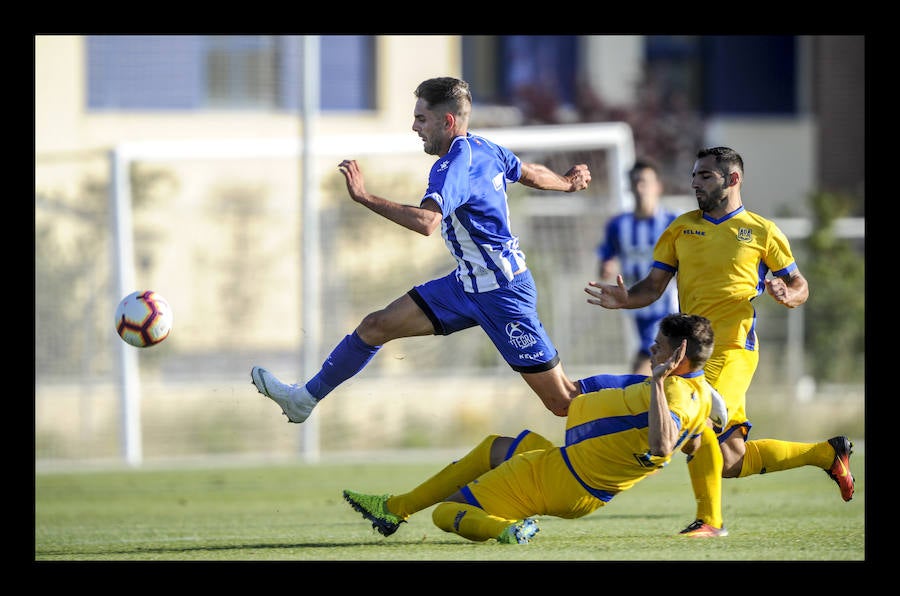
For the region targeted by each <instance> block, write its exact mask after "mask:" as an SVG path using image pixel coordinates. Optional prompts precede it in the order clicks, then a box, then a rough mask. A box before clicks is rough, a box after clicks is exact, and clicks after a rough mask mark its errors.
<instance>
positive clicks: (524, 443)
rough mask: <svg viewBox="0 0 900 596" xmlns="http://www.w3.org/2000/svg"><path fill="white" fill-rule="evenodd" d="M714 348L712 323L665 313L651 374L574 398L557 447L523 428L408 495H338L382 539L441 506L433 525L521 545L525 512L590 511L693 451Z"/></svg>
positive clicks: (493, 439) (489, 441)
mask: <svg viewBox="0 0 900 596" xmlns="http://www.w3.org/2000/svg"><path fill="white" fill-rule="evenodd" d="M712 349H713V331H712V326H711V325H710V322H709V320H707V319H706V318H704V317H700V316H697V315H686V314H682V313H674V314H671V315H668V316H667V317H665V318H664V319H663V320H662V321H661V322H660V326H659V332H658V333H657V336H656V342H655V343H654V344H653V346H651V348H650V352H651V364H652V366H653V369H652V376H651V377H643V380H642V381H640V382H635V383H633V384H631V385H627V386H624V387H611V388H606V389H601V390H599V391H593V392H590V393H582V394H581V395H578V396H577V397H575V398H574V399H573V400H572V402H571V404H570V406H569V412H568V415H567V418H566V439H565V445H564V446H561V447H557V446H554V445H553V444H552V443H551V442H550V441H549V440H547V439H546V438H544V437H542V436H541V435H539V434H537V433H533V432H530V431H528V430H525V431H522V432H521V433H520V434H519V435H518V436H517V437H505V436H498V435H490V436H488V437H487V438H485V439H484V440H483V441H482V442H481V443H480V444H479V445H478V446H476V447H475V448H474V449H473V450H472V451H470V452H469V453H468V454H467V455H466V456H465V457H463V458H462V459H460V460H458V461H455V462H453V463H451V464H450V465H448V466H447V467H445V468H444V469H443V470H441V471H440V472H438V473H437V474H435V475H434V476H432V477H431V478H429V479H428V480H426V481H425V482H423V483H422V484H420V485H419V486H417V487H416V488H414V489H413V490H412V491H410V492H408V493H404V494H400V495H394V496H391V495H369V494H363V493H357V492H354V491H350V490H345V491H344V499H346V500H347V502H348V503H350V505H351V506H352V507H353V508H354V509H355V510H356V511H358V512H360V513H361V514H362V515H363V517H364V518H365V519H366V520H368V521H370V522H371V523H372V527H373V528H375V529H376V530H378V532H380V533H381V534H383V535H384V536H390V535H391V534H393V533H394V532H396V531H397V529H398V528H399V526H400V524H401V523H403V522H405V521H406V520H407V518H408V517H409V516H410V515H412V514H413V513H416V512H417V511H421V510H422V509H425V508H426V507H430V506H431V505H434V504H436V503H440V504H439V505H438V506H437V507H435V509H434V511H433V513H432V520H433V521H434V523H435V525H436V526H437V527H439V528H440V529H442V530H444V531H446V532H451V533H454V534H458V535H459V536H462V537H463V538H467V539H469V540H473V541H477V542H483V541H485V540H490V539H495V540H497V541H498V542H500V543H505V544H525V543H527V542H529V541H530V540H531V538H532V537H533V536H534V535H535V534H536V533H537V532H538V526H537V522H536V521H535V520H534V519H531V516H534V515H552V516H555V517H560V518H564V519H574V518H579V517H583V516H585V515H588V514H589V513H591V512H593V511H596V510H597V509H599V508H600V507H602V506H603V505H605V504H606V503H607V502H609V501H610V499H612V498H613V497H614V496H616V495H617V494H619V493H621V492H622V491H625V490H628V489H629V488H631V487H632V486H634V485H635V484H636V483H637V482H639V481H641V480H643V479H644V478H646V477H647V476H649V475H651V474H653V473H654V472H656V471H658V470H659V469H660V468H662V467H663V466H665V465H666V464H667V463H668V462H669V460H670V459H671V457H672V453H673V452H674V450H675V449H676V448H677V447H682V449H685V448H686V449H687V450H688V451H690V449H691V448H692V447H691V446H692V445H694V446H695V444H696V442H697V441H698V440H699V436H700V433H701V432H702V429H703V428H706V421H707V418H709V416H710V413H711V408H712V401H711V400H712V397H711V395H710V386H709V384H708V383H707V382H706V378H705V376H704V374H703V367H704V365H705V364H706V361H707V358H708V357H709V356H710V354H711V353H712ZM611 376H612V375H611ZM621 377H622V378H623V379H626V378H629V377H630V378H632V379H633V377H634V375H621ZM685 446H688V447H685Z"/></svg>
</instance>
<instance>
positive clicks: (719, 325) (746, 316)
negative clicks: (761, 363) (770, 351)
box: [653, 206, 797, 351]
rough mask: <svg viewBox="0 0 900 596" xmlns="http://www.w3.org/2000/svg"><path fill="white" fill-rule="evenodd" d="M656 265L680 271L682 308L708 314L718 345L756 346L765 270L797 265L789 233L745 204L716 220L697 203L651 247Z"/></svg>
mask: <svg viewBox="0 0 900 596" xmlns="http://www.w3.org/2000/svg"><path fill="white" fill-rule="evenodd" d="M653 259H654V263H653V266H654V267H657V268H660V269H663V270H665V271H669V272H670V273H673V274H675V275H676V279H677V284H678V300H679V308H680V310H681V312H685V313H690V314H694V315H702V316H704V317H706V318H707V319H709V320H710V322H711V323H712V327H713V333H714V334H715V344H716V350H717V351H719V350H722V349H727V348H743V349H746V350H750V351H756V349H757V338H756V309H754V308H753V305H752V304H751V300H753V299H754V298H756V297H757V296H759V295H760V294H761V293H763V292H764V291H765V278H766V273H768V272H769V271H772V273H773V275H775V276H782V275H785V274H787V273H790V272H791V271H793V270H794V269H796V268H797V264H796V263H795V261H794V256H793V254H792V253H791V247H790V244H789V243H788V240H787V237H786V236H785V235H784V233H783V232H782V231H781V230H780V229H778V227H777V226H776V225H775V224H774V223H773V222H771V221H769V220H767V219H766V218H764V217H761V216H759V215H757V214H755V213H751V212H750V211H747V210H746V209H744V207H743V206H741V207H739V208H738V209H736V210H735V211H732V212H731V213H729V214H728V215H726V216H725V217H723V218H721V219H719V220H714V219H711V218H709V217H708V216H707V215H705V214H704V213H703V212H702V211H700V210H699V209H697V210H695V211H689V212H687V213H684V214H682V215H680V216H679V217H678V218H677V219H675V221H673V222H672V223H671V224H670V225H669V227H668V228H666V230H665V231H664V232H663V233H662V235H661V236H660V238H659V240H658V241H657V243H656V247H655V248H654V250H653Z"/></svg>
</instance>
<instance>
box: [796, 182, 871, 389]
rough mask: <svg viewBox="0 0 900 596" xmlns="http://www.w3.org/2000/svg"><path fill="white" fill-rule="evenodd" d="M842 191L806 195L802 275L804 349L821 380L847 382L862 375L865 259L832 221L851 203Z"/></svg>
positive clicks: (863, 358)
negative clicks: (808, 222) (805, 289)
mask: <svg viewBox="0 0 900 596" xmlns="http://www.w3.org/2000/svg"><path fill="white" fill-rule="evenodd" d="M853 204H854V203H853V199H852V198H851V197H849V196H846V195H841V194H834V193H828V192H820V193H816V194H814V195H812V196H811V197H810V206H811V208H812V214H813V215H812V217H813V231H812V233H811V234H810V236H809V238H808V246H809V257H808V260H807V265H806V266H805V267H804V271H803V273H804V275H805V276H806V278H807V280H808V281H809V286H810V298H809V300H808V301H807V303H806V304H805V305H804V306H803V308H804V309H806V321H807V329H806V353H807V354H809V355H810V356H811V358H812V362H811V363H810V370H811V371H812V373H813V376H814V377H815V379H816V380H817V381H819V382H849V381H858V380H861V379H863V378H864V373H865V310H866V309H865V298H866V294H865V281H866V271H865V258H864V255H863V254H862V253H863V249H861V248H860V247H857V246H855V245H854V244H853V242H852V241H851V240H849V239H847V238H841V237H839V236H838V235H837V233H836V227H835V224H836V222H837V220H838V219H839V218H841V217H846V216H848V214H849V213H850V211H851V209H852V206H853Z"/></svg>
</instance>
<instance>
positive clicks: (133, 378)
mask: <svg viewBox="0 0 900 596" xmlns="http://www.w3.org/2000/svg"><path fill="white" fill-rule="evenodd" d="M473 132H475V131H473ZM478 132H479V134H484V135H485V136H486V137H488V138H490V139H491V140H492V141H494V142H496V143H499V144H501V145H504V146H506V147H508V148H509V149H511V150H513V151H515V152H517V153H518V152H522V151H528V150H539V149H545V150H553V151H566V150H576V151H577V150H592V149H602V150H604V151H606V155H607V160H606V162H607V168H608V179H609V181H610V182H609V184H610V193H611V196H610V203H611V204H612V205H615V206H618V207H619V208H622V209H626V208H628V207H630V206H631V202H632V200H633V199H632V197H631V195H630V191H629V189H628V185H627V178H626V175H625V172H626V169H627V168H628V167H630V164H631V163H632V162H633V161H634V159H635V148H634V138H633V134H632V130H631V127H630V126H629V125H628V124H627V123H624V122H606V123H585V124H573V125H554V126H528V127H515V128H497V129H486V130H483V131H478ZM305 140H306V141H308V143H309V147H304V141H305ZM348 148H352V150H353V152H354V154H356V155H377V154H395V153H400V154H416V153H417V152H421V150H422V148H421V140H420V139H419V138H417V137H416V136H415V135H414V134H411V133H409V132H406V133H397V134H334V135H320V136H315V135H309V134H307V135H304V137H302V138H301V137H296V138H293V137H292V138H281V139H183V140H171V139H167V140H143V141H134V142H126V143H121V144H119V145H118V146H116V147H115V148H114V149H113V150H112V151H111V152H110V165H111V177H112V178H111V185H110V187H111V192H110V207H111V208H110V213H111V218H112V222H111V224H112V227H113V245H112V250H113V253H114V254H113V255H112V260H113V263H114V269H113V272H114V277H115V278H114V279H113V282H112V288H113V289H114V291H115V292H116V294H117V295H116V297H115V300H116V301H117V300H118V299H119V298H120V297H121V296H124V295H126V294H128V293H130V292H132V291H133V290H134V289H135V288H134V282H135V259H134V246H133V243H134V241H133V225H132V212H131V209H132V189H131V185H130V180H129V172H130V167H131V165H132V164H133V163H135V162H146V161H154V160H173V159H174V160H178V159H196V158H203V159H217V158H222V159H235V158H250V157H252V158H266V157H277V158H297V159H300V158H307V159H309V158H317V157H323V156H324V157H328V156H342V155H344V154H346V152H347V151H348ZM303 192H305V193H309V195H310V196H305V197H300V200H302V201H303V202H304V214H305V215H306V216H311V218H312V219H311V223H310V225H315V224H317V223H318V217H317V211H316V209H317V205H318V198H317V196H316V195H317V194H318V193H319V190H318V189H317V188H316V185H314V184H312V185H309V186H308V187H304V191H303ZM309 206H311V207H312V210H310V207H309ZM304 225H306V224H304ZM303 243H304V244H303V247H302V252H303V259H304V262H305V263H306V262H307V261H309V264H310V265H311V266H304V267H303V278H302V280H301V283H302V287H303V288H304V290H303V291H304V296H307V292H308V289H310V288H315V287H316V280H315V279H310V277H313V276H315V275H316V272H317V271H318V267H317V266H316V264H317V263H318V259H319V248H320V247H319V246H317V245H316V244H317V243H318V240H317V236H316V235H314V234H309V235H307V234H304V235H303ZM304 302H305V303H307V304H308V306H307V305H305V306H304V307H303V308H304V312H306V309H307V308H315V307H316V305H317V304H318V303H317V302H316V301H315V300H304ZM304 318H306V317H304ZM303 342H304V346H303V352H304V354H305V355H315V354H316V351H317V350H318V342H319V338H318V336H317V334H316V333H309V332H306V333H304V334H303ZM117 356H118V363H117V365H116V368H117V375H118V378H119V382H120V395H119V402H120V405H121V413H122V414H121V415H122V429H121V432H122V451H123V454H122V455H123V457H124V459H125V461H126V463H127V464H129V465H131V466H138V465H140V464H141V461H142V448H141V421H140V385H139V380H138V379H139V370H138V360H137V353H136V351H135V350H134V348H132V347H130V346H128V345H126V344H125V343H124V342H120V345H119V346H118V354H117ZM316 361H317V360H315V357H314V358H313V359H309V358H306V359H305V361H304V367H308V366H311V365H310V364H309V363H310V362H316ZM314 372H315V371H313V370H305V371H304V374H305V375H306V376H307V377H309V376H311V375H312V374H313V373H314ZM314 423H315V418H313V419H311V420H310V422H308V423H307V425H310V424H313V425H314ZM313 434H315V430H314V429H313ZM304 449H306V448H304ZM310 452H311V453H307V454H305V455H307V459H313V460H314V459H316V456H315V453H316V451H315V448H314V447H311V448H310Z"/></svg>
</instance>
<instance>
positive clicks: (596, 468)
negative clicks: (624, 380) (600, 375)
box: [560, 370, 712, 501]
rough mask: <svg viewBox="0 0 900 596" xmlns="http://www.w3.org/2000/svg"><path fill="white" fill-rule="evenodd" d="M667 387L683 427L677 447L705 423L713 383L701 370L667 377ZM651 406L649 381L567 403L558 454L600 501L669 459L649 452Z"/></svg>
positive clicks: (672, 410)
mask: <svg viewBox="0 0 900 596" xmlns="http://www.w3.org/2000/svg"><path fill="white" fill-rule="evenodd" d="M664 388H665V393H666V401H667V402H668V405H669V411H670V415H671V416H672V418H673V419H674V420H675V423H676V424H677V425H678V429H679V435H678V441H677V444H676V447H678V446H679V445H681V444H682V443H683V442H684V440H685V439H686V438H688V437H691V436H695V435H697V434H699V433H700V431H701V430H702V428H703V425H704V424H706V419H707V418H708V417H709V413H710V408H711V406H712V398H711V397H710V392H709V384H707V382H706V376H705V375H704V374H703V371H702V370H701V371H697V372H695V373H690V374H688V375H685V376H670V377H667V378H666V380H665V383H664ZM649 407H650V378H649V377H648V379H647V380H645V381H643V382H640V383H634V384H632V385H628V386H626V387H623V388H609V389H601V390H599V391H594V392H592V393H583V394H581V395H579V396H577V397H576V398H575V399H573V400H572V402H571V404H570V405H569V414H568V417H567V418H566V444H565V446H564V447H562V448H561V449H560V450H561V452H562V455H563V459H564V460H565V461H566V464H567V465H568V467H569V469H570V470H571V472H572V473H573V474H574V475H575V477H576V479H578V481H579V482H580V483H581V485H582V486H584V487H585V488H586V489H587V490H588V492H590V493H591V494H592V495H594V496H595V497H597V498H599V499H600V500H602V501H608V500H609V499H611V498H612V496H613V495H615V494H616V493H618V492H621V491H623V490H626V489H628V488H630V487H631V486H633V485H634V484H635V483H636V482H638V481H639V480H641V479H643V478H645V477H646V476H648V475H650V474H652V473H653V472H656V471H657V470H658V469H659V468H661V467H663V466H665V465H666V464H667V463H668V462H669V460H670V459H671V455H669V456H667V457H658V456H651V455H650V453H649V438H648V436H649V431H648V429H647V422H648V413H647V411H648V409H649Z"/></svg>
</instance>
